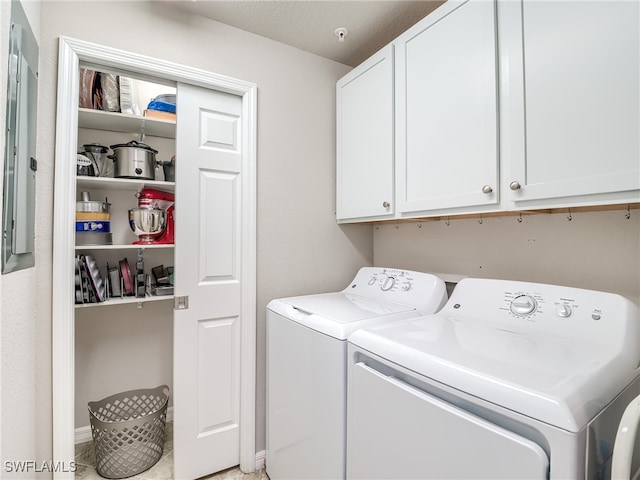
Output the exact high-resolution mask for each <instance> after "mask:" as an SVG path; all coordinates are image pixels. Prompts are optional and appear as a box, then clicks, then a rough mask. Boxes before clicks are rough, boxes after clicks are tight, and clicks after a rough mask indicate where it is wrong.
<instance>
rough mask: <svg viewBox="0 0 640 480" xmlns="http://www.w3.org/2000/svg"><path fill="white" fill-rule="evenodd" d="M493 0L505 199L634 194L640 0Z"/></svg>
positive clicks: (554, 201) (632, 197)
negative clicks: (498, 44)
mask: <svg viewBox="0 0 640 480" xmlns="http://www.w3.org/2000/svg"><path fill="white" fill-rule="evenodd" d="M499 5H500V10H499V14H500V15H499V18H500V24H499V27H498V28H499V31H500V41H501V56H502V68H503V70H502V72H501V73H502V75H503V76H502V79H503V81H502V88H503V98H504V101H503V107H504V108H503V110H502V112H501V113H502V122H501V125H502V133H503V137H504V144H503V146H504V150H503V160H505V161H506V164H507V166H508V167H510V172H508V175H507V178H506V179H505V180H506V185H509V187H508V191H509V200H511V201H514V202H516V207H517V206H518V205H524V206H530V205H532V204H533V205H535V206H545V205H551V206H563V205H564V206H567V205H572V204H597V203H605V202H607V203H616V202H617V203H620V202H621V201H629V202H634V201H635V202H637V201H639V200H640V197H639V195H638V190H639V189H640V97H639V92H640V78H639V72H640V3H638V2H637V1H614V0H611V1H589V2H586V1H576V2H566V1H540V0H525V1H524V2H504V3H501V4H499ZM634 191H635V192H634ZM580 196H582V197H580Z"/></svg>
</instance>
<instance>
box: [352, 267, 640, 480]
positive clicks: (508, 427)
mask: <svg viewBox="0 0 640 480" xmlns="http://www.w3.org/2000/svg"><path fill="white" fill-rule="evenodd" d="M639 322H640V319H639V314H638V308H637V307H636V306H635V305H634V304H633V303H631V302H629V301H628V300H626V299H625V298H623V297H620V296H618V295H614V294H610V293H603V292H595V291H588V290H581V289H575V288H567V287H559V286H550V285H542V284H534V283H523V282H512V281H501V280H483V279H464V280H462V281H460V282H459V283H458V285H457V286H456V288H455V290H454V291H453V293H452V295H451V297H450V299H449V301H448V302H447V304H446V305H445V307H444V308H443V309H442V310H441V311H440V312H439V313H437V314H435V315H427V316H423V317H418V318H415V319H408V320H402V321H400V322H394V323H393V324H389V325H381V326H376V327H372V328H366V329H363V330H359V331H357V332H355V333H354V334H353V335H352V336H351V337H350V338H349V370H348V379H349V390H348V391H349V395H348V413H347V418H348V423H347V425H348V427H347V478H349V479H367V480H371V479H383V478H384V479H389V478H394V479H420V480H425V479H446V478H456V479H480V478H487V479H488V478H491V479H499V478H502V479H520V478H526V479H548V478H551V479H584V478H588V479H605V478H609V477H610V469H611V465H610V459H611V452H612V447H613V442H614V439H615V435H616V428H617V426H618V423H619V421H620V418H621V416H622V413H623V412H624V409H625V407H626V406H627V404H629V402H630V401H631V400H632V399H633V398H635V397H636V395H638V393H640V381H639V379H638V378H639V377H638V375H639V371H638V365H639V363H640V328H639ZM634 478H635V477H634Z"/></svg>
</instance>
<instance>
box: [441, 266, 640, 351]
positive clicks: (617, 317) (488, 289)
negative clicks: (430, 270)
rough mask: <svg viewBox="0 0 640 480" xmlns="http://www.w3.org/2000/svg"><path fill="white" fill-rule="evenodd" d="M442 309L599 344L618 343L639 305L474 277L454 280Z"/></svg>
mask: <svg viewBox="0 0 640 480" xmlns="http://www.w3.org/2000/svg"><path fill="white" fill-rule="evenodd" d="M445 312H446V313H447V314H448V315H451V316H455V317H458V318H461V319H467V318H468V319H470V320H472V321H477V322H481V323H487V324H491V325H493V326H496V325H498V326H499V325H503V326H504V328H506V329H508V330H509V331H512V332H523V333H525V332H532V331H535V332H540V333H548V334H552V335H555V334H558V335H562V336H567V337H573V338H575V339H576V340H579V339H581V338H582V339H584V340H589V341H598V342H602V341H608V340H612V341H622V340H623V339H624V337H625V336H626V335H629V334H630V333H629V332H631V331H632V330H635V329H638V323H639V322H640V318H639V317H640V314H639V311H638V307H637V306H636V305H634V304H633V303H632V302H631V301H629V300H627V299H626V298H624V297H622V296H620V295H616V294H613V293H607V292H599V291H592V290H584V289H579V288H572V287H562V286H557V285H545V284H539V283H527V282H516V281H506V280H489V279H477V278H475V279H473V278H466V279H463V280H461V281H460V282H459V283H458V285H457V286H456V289H455V290H454V291H453V294H452V295H451V299H450V300H449V302H448V303H447V305H446V306H445V308H444V309H443V313H445Z"/></svg>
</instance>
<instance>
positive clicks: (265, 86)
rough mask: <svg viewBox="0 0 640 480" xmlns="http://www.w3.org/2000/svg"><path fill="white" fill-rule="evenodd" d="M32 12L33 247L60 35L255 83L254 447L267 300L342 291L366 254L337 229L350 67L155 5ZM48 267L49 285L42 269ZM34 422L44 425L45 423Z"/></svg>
mask: <svg viewBox="0 0 640 480" xmlns="http://www.w3.org/2000/svg"><path fill="white" fill-rule="evenodd" d="M42 19H43V22H42V25H41V28H42V32H41V52H40V54H41V69H40V86H41V98H42V102H41V103H42V105H41V109H40V112H39V113H40V116H39V120H38V124H39V137H40V142H41V143H42V145H43V149H42V153H41V158H40V159H39V165H41V164H42V165H43V168H42V171H43V173H40V172H39V175H40V177H39V179H38V181H39V183H38V185H39V188H42V189H43V191H44V192H46V193H45V194H44V195H42V198H43V201H42V202H41V205H40V209H39V211H38V216H39V217H38V223H39V228H40V230H41V231H42V232H43V233H44V235H45V237H46V238H43V239H42V240H41V243H40V244H41V245H42V246H43V248H46V247H48V248H49V249H50V248H51V241H50V237H51V224H50V218H51V214H52V205H51V199H52V198H53V194H52V189H53V163H54V159H53V145H54V143H55V128H54V127H55V101H54V99H55V94H56V83H57V81H56V75H57V64H56V62H57V47H58V43H57V37H58V36H59V35H66V36H70V37H74V38H78V39H82V40H87V41H91V42H95V43H99V44H103V45H107V46H110V47H115V48H120V49H123V50H129V51H133V52H137V53H142V54H145V55H149V56H152V57H158V58H163V59H166V60H169V61H173V62H177V63H182V64H187V65H190V66H193V67H198V68H202V69H205V70H209V71H212V72H216V73H220V74H224V75H228V76H231V77H235V78H238V79H242V80H247V81H250V82H254V83H256V84H257V85H258V301H257V307H258V332H257V333H258V341H257V349H258V351H257V353H258V398H257V432H256V448H257V450H258V451H260V450H261V449H264V409H265V405H264V387H265V382H264V361H265V351H264V350H265V349H264V345H265V338H264V333H265V332H264V317H265V315H264V310H265V306H266V304H267V303H268V301H269V300H271V299H272V298H277V297H282V296H289V295H300V294H306V293H311V292H320V291H331V290H337V289H341V288H343V287H344V286H345V285H346V284H347V282H348V281H349V280H350V279H351V277H352V276H353V275H354V273H355V271H356V270H357V268H359V267H360V266H363V265H370V264H371V262H372V261H373V242H372V235H371V227H370V226H365V225H357V226H338V225H336V222H335V214H334V212H335V200H334V198H335V153H334V152H335V81H336V80H337V79H338V78H339V77H341V76H342V75H344V74H345V73H346V72H347V71H349V69H350V68H349V67H347V66H344V65H341V64H338V63H335V62H332V61H329V60H326V59H323V58H320V57H318V56H315V55H311V54H308V53H306V52H303V51H300V50H296V49H294V48H291V47H288V46H285V45H282V44H279V43H277V42H273V41H271V40H267V39H265V38H262V37H258V36H256V35H252V34H249V33H246V32H243V31H241V30H238V29H235V28H231V27H229V26H226V25H222V24H220V23H217V22H212V21H209V20H206V19H203V18H199V17H194V16H190V15H186V14H183V13H180V12H177V11H173V10H171V9H170V7H167V6H166V5H164V4H163V2H153V3H147V2H82V1H79V2H67V1H61V2H54V1H47V2H44V3H43V4H42ZM45 19H46V21H45ZM87 19H99V21H98V22H96V21H94V20H89V21H87ZM49 258H50V257H49ZM48 274H49V275H48V276H47V277H46V278H47V281H48V279H49V278H50V269H49V271H48ZM47 295H49V297H47ZM41 304H43V310H44V311H43V314H42V322H43V323H45V324H46V325H48V324H49V323H50V316H51V315H50V307H49V305H50V291H48V292H46V295H45V297H44V301H42V302H41V301H39V302H38V305H41ZM44 304H46V305H47V306H46V308H45V307H44ZM145 308H146V307H145ZM86 333H87V332H83V333H82V335H83V336H84V335H86ZM114 354H117V352H114ZM79 361H82V359H80V360H79ZM37 368H38V371H42V372H47V373H49V372H50V364H49V363H48V362H47V361H45V360H43V361H42V362H41V363H39V364H38V366H37ZM129 380H130V379H129ZM129 380H127V381H129ZM114 393H115V392H114ZM96 399H97V398H96ZM49 402H50V400H49ZM46 406H47V407H49V408H50V405H46ZM49 415H50V413H49ZM42 421H43V422H45V423H47V422H48V423H49V424H50V418H42Z"/></svg>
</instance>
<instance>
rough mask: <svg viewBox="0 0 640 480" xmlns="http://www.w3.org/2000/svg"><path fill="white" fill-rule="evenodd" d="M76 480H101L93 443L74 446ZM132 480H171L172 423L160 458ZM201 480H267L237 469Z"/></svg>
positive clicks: (262, 474)
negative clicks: (96, 466)
mask: <svg viewBox="0 0 640 480" xmlns="http://www.w3.org/2000/svg"><path fill="white" fill-rule="evenodd" d="M75 460H76V466H77V470H76V475H75V478H76V480H102V477H101V476H100V475H98V472H97V471H96V469H95V464H96V460H95V452H94V450H93V442H87V443H81V444H79V445H76V458H75ZM129 478H131V479H132V480H173V423H171V422H168V423H167V426H166V431H165V441H164V448H163V452H162V458H160V460H159V461H158V463H156V464H155V465H154V466H153V467H151V468H150V469H149V470H147V471H145V472H142V473H140V474H138V475H136V476H134V477H129ZM201 480H269V477H268V476H267V473H266V472H265V470H264V469H261V470H258V471H256V472H253V473H242V472H241V471H240V469H239V468H238V467H235V468H230V469H228V470H224V471H222V472H218V473H215V474H213V475H209V476H208V477H202V479H201Z"/></svg>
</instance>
